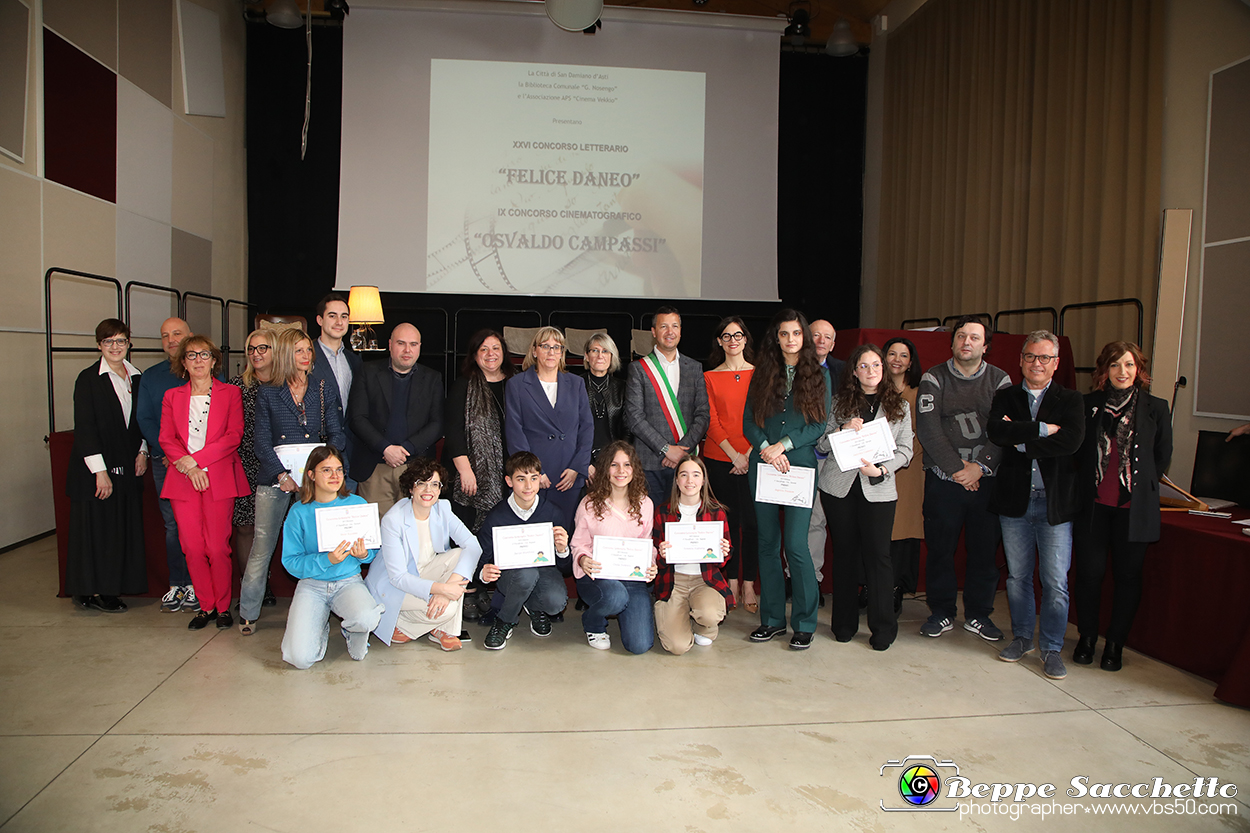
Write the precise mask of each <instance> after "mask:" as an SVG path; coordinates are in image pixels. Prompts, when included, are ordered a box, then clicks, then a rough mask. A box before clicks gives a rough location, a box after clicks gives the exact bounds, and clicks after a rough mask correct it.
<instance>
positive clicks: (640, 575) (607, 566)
mask: <svg viewBox="0 0 1250 833" xmlns="http://www.w3.org/2000/svg"><path fill="white" fill-rule="evenodd" d="M651 554H652V544H651V539H650V538H617V537H615V536H612V535H596V536H595V543H594V548H593V551H592V553H591V556H590V557H591V558H593V559H594V560H595V561H598V562H599V567H600V569H599V572H598V573H596V574H595V578H597V579H599V578H614V579H617V580H618V581H646V580H647V568H648V567H650V566H651Z"/></svg>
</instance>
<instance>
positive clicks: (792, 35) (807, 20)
mask: <svg viewBox="0 0 1250 833" xmlns="http://www.w3.org/2000/svg"><path fill="white" fill-rule="evenodd" d="M811 23H812V15H811V13H810V12H809V11H808V10H807V9H802V8H800V9H795V10H794V12H793V13H792V14H791V15H790V25H789V26H787V27H786V31H785V32H784V33H782V34H783V35H784V36H785V37H787V38H789V39H790V41H791V42H793V43H802V42H803V41H805V40H807V37H808V35H810V34H811V33H812V26H811Z"/></svg>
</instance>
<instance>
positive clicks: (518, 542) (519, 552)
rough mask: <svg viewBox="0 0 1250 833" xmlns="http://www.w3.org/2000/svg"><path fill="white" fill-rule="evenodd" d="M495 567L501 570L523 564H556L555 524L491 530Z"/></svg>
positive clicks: (533, 565)
mask: <svg viewBox="0 0 1250 833" xmlns="http://www.w3.org/2000/svg"><path fill="white" fill-rule="evenodd" d="M491 542H492V543H493V544H494V547H495V566H496V567H498V568H499V569H501V570H515V569H518V568H521V567H550V566H552V565H553V564H555V563H556V536H555V526H554V525H553V524H550V523H545V524H513V525H512V526H497V527H495V528H494V529H492V530H491Z"/></svg>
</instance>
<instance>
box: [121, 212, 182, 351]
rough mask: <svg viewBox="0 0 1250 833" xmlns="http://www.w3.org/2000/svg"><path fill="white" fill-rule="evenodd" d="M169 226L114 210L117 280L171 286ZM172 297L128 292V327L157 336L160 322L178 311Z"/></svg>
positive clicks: (162, 293) (140, 291)
mask: <svg viewBox="0 0 1250 833" xmlns="http://www.w3.org/2000/svg"><path fill="white" fill-rule="evenodd" d="M170 249H171V242H170V227H169V225H168V224H166V223H159V222H156V221H155V220H149V219H148V218H147V217H141V216H139V215H138V214H133V213H131V212H129V211H123V210H121V209H118V211H117V279H118V280H120V281H121V282H122V283H123V284H124V283H126V282H127V281H143V282H144V283H153V284H157V285H158V286H172V285H173V284H172V282H171V270H170ZM172 297H173V296H172V295H170V294H169V293H165V292H160V291H158V290H148V289H135V290H132V291H131V294H130V328H131V329H132V330H134V333H135V335H136V336H139V335H148V336H157V335H159V334H160V329H161V322H162V321H164V320H165V319H166V318H168V317H169V316H171V315H173V314H175V313H176V312H177V307H176V306H174V302H173V301H171V298H172Z"/></svg>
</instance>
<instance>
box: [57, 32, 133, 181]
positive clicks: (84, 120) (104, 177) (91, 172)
mask: <svg viewBox="0 0 1250 833" xmlns="http://www.w3.org/2000/svg"><path fill="white" fill-rule="evenodd" d="M43 75H44V82H43V85H44V152H45V157H46V163H45V176H46V177H47V178H48V179H50V180H52V181H53V182H59V183H61V184H62V185H67V186H69V187H70V188H74V189H76V190H78V191H82V192H83V193H86V194H91V195H93V196H96V197H99V198H100V199H102V200H108V201H109V202H113V201H114V200H115V199H116V198H117V76H116V75H114V74H113V73H112V72H111V71H110V70H109V69H108V68H107V67H104V66H102V65H101V64H100V63H99V62H98V61H96V60H94V59H93V58H92V57H91V56H89V55H87V54H86V53H85V52H83V51H81V50H79V49H78V48H76V47H75V46H73V45H71V44H70V43H68V42H67V41H65V40H64V39H63V38H61V37H59V36H58V35H57V34H56V33H55V32H53V31H51V30H50V29H44V35H43Z"/></svg>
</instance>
